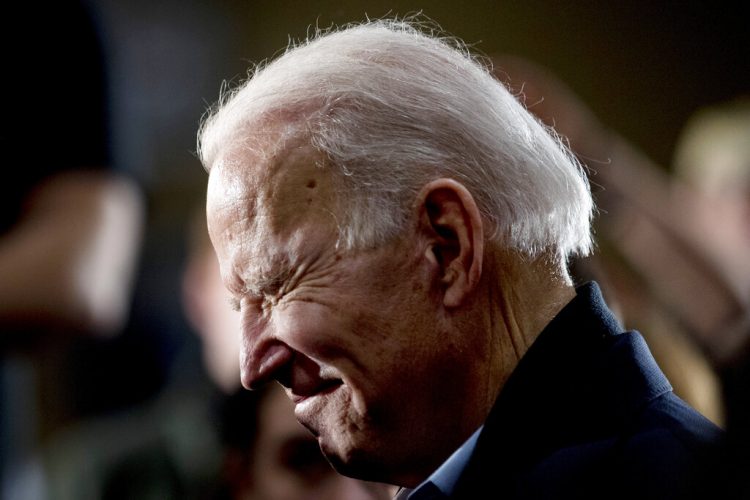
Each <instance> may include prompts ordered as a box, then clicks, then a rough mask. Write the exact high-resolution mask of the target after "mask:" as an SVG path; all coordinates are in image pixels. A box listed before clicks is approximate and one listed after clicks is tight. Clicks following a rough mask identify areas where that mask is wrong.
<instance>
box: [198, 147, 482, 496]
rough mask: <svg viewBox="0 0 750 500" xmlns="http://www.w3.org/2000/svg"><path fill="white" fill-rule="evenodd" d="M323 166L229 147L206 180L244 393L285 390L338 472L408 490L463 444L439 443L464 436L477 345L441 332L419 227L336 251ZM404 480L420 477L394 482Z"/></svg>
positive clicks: (301, 153) (299, 151) (293, 154)
mask: <svg viewBox="0 0 750 500" xmlns="http://www.w3.org/2000/svg"><path fill="white" fill-rule="evenodd" d="M320 161H321V158H320V155H319V154H318V153H316V152H315V151H314V150H313V149H312V148H311V147H310V146H308V145H305V144H300V143H298V144H292V145H289V146H287V147H285V148H284V149H283V150H282V151H281V152H280V153H279V154H276V155H274V156H273V157H271V158H265V159H259V158H258V156H256V155H253V154H249V153H247V152H245V151H243V150H240V149H239V148H238V149H235V150H232V149H231V148H230V150H228V151H227V152H226V154H225V155H223V157H222V160H220V161H218V162H217V164H216V165H214V166H213V168H212V170H211V174H210V179H209V187H208V204H207V210H208V224H209V231H210V233H211V238H212V241H213V243H214V246H215V248H216V250H217V254H218V256H219V261H220V263H221V268H222V275H223V279H224V283H225V285H226V287H227V288H228V289H229V291H230V293H231V294H232V296H233V297H234V300H235V301H237V302H238V303H239V305H240V309H241V316H242V341H241V344H242V354H241V370H242V379H243V383H244V385H245V386H247V387H250V386H253V385H257V384H258V383H261V382H265V381H266V380H268V379H276V380H278V381H279V382H281V384H282V385H284V386H285V387H286V388H287V394H288V396H289V397H290V398H291V399H292V400H293V401H294V402H295V415H296V416H297V418H298V420H299V421H300V422H302V424H303V425H305V426H306V427H307V428H308V429H310V430H311V431H312V432H313V434H314V435H316V436H317V438H318V442H319V444H320V445H321V448H322V449H323V451H324V453H325V454H326V455H327V456H328V457H329V459H330V460H331V461H332V463H333V464H334V465H335V466H336V467H337V468H338V469H340V470H341V471H342V472H344V473H347V474H351V475H355V476H360V477H367V478H370V479H380V480H391V481H394V479H395V480H396V481H398V480H400V481H402V482H409V481H412V480H413V479H415V478H416V477H418V476H420V475H424V473H428V472H430V471H431V470H432V469H434V468H435V467H436V466H437V465H438V464H439V463H440V462H441V461H442V459H444V458H446V456H445V455H446V454H447V453H449V452H450V451H452V449H453V448H454V447H455V446H456V445H457V444H460V443H456V442H450V440H448V441H449V443H447V444H446V443H445V442H444V441H443V440H442V439H436V438H435V436H441V435H457V436H461V435H462V433H463V434H465V431H466V429H463V428H462V426H465V425H466V424H465V419H464V418H463V417H465V415H464V414H462V411H463V407H464V406H469V407H471V401H467V398H469V396H468V395H467V388H470V387H473V386H476V385H477V379H476V378H472V377H475V376H476V373H474V371H473V370H472V369H470V368H471V367H470V366H469V365H468V361H467V360H469V359H472V358H473V357H474V356H475V354H476V352H475V351H474V348H475V347H476V346H472V345H470V344H469V343H468V342H469V336H464V335H457V334H456V333H455V332H453V331H452V330H450V329H449V328H446V326H445V325H446V324H447V319H446V313H445V312H444V310H443V309H442V307H441V305H442V296H441V294H440V289H441V285H440V276H439V274H438V273H437V272H436V271H435V268H434V259H433V260H431V259H428V258H426V257H425V256H426V253H427V252H429V251H430V249H429V248H428V245H427V243H426V241H427V240H426V239H425V238H423V237H420V236H419V234H418V232H417V231H416V230H415V231H411V232H409V231H407V233H408V234H407V235H406V236H404V237H402V238H398V239H396V240H394V241H391V242H387V243H384V244H383V245H381V246H379V247H377V248H374V249H368V250H363V251H357V252H344V251H340V250H338V249H337V248H336V245H335V242H336V238H337V232H336V225H335V224H336V216H335V210H334V203H333V199H334V184H333V182H332V181H331V178H330V177H329V173H328V172H327V170H326V169H325V168H321V167H320V166H318V164H319V162H320ZM409 235H411V236H409ZM469 399H470V398H469ZM464 403H468V404H467V405H464ZM436 460H437V463H436ZM415 464H419V466H418V467H423V468H424V470H420V471H415V470H414V468H415ZM407 469H409V470H410V473H414V477H400V478H397V477H395V476H394V474H395V472H394V471H403V470H407Z"/></svg>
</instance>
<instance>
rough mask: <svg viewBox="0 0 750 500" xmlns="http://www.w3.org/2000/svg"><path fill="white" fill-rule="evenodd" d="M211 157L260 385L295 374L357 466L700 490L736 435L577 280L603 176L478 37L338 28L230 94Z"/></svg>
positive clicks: (565, 489) (320, 431)
mask: <svg viewBox="0 0 750 500" xmlns="http://www.w3.org/2000/svg"><path fill="white" fill-rule="evenodd" d="M456 43H458V42H456ZM199 152H200V155H201V159H202V161H203V164H204V167H205V168H206V170H207V171H208V172H209V180H208V189H207V193H208V200H207V215H208V225H209V233H210V235H211V239H212V242H213V244H214V247H215V249H216V251H217V255H218V258H219V262H220V266H221V272H222V276H223V281H224V284H225V286H226V288H227V289H228V290H229V292H230V294H231V295H232V297H233V300H234V302H235V304H236V306H237V307H238V309H239V310H240V314H241V330H240V331H241V334H242V337H241V341H240V345H241V351H242V357H241V371H242V382H243V385H244V386H245V387H247V388H253V389H257V388H260V387H262V386H263V385H264V384H265V383H267V382H270V381H272V380H276V381H278V382H279V383H281V384H282V385H283V386H284V387H285V388H286V392H287V396H288V397H289V398H290V399H292V401H293V402H294V405H295V415H296V417H297V419H298V420H299V421H300V422H302V423H303V425H305V426H306V427H307V428H308V429H309V430H310V431H311V432H312V433H313V435H314V436H315V437H316V438H317V440H318V443H319V445H320V447H321V449H322V450H323V452H324V453H325V455H326V456H327V457H328V459H329V461H330V462H331V463H332V464H333V465H334V466H335V467H336V469H337V470H338V471H339V472H341V473H343V474H345V475H348V476H351V477H357V478H361V479H366V480H370V481H382V482H387V483H391V484H395V485H399V486H402V487H404V490H402V491H401V492H400V493H399V495H398V496H399V498H411V499H413V500H414V499H419V498H495V497H498V496H502V497H503V498H529V497H533V498H601V497H603V496H604V497H607V498H630V497H632V496H635V495H637V496H639V497H646V498H678V497H680V496H682V495H688V494H689V492H690V487H691V480H692V479H694V477H695V476H694V474H697V473H699V471H700V470H701V469H700V468H701V465H702V459H703V457H704V455H703V453H702V450H703V449H706V448H711V447H712V446H714V444H715V443H716V442H717V441H718V440H719V439H720V431H719V429H718V428H717V427H716V426H714V425H713V424H712V423H711V422H710V421H708V420H707V419H705V418H704V417H702V416H701V415H700V414H699V413H698V412H696V411H695V410H694V409H692V408H691V407H689V406H688V405H687V404H686V403H684V402H683V401H682V400H680V399H679V398H678V397H677V396H675V395H674V393H673V392H672V390H671V386H670V385H669V383H668V381H667V379H666V378H665V377H664V375H663V374H662V373H661V371H660V370H659V368H658V366H657V365H656V363H655V362H654V360H653V358H652V357H651V354H650V353H649V351H648V348H647V347H646V344H645V342H644V340H643V338H642V337H641V336H640V335H639V334H638V333H637V332H634V331H623V329H622V327H621V326H620V325H619V324H618V322H617V319H616V318H615V316H614V315H613V313H612V312H611V311H610V310H609V309H608V308H607V306H606V304H605V303H604V300H603V298H602V296H601V293H600V290H599V287H598V286H597V285H596V284H595V283H586V284H584V285H581V286H579V287H574V285H573V282H572V279H571V277H570V274H569V272H568V269H567V265H568V263H569V262H570V261H571V259H573V258H574V257H576V256H583V255H586V254H588V253H589V251H590V249H591V247H592V240H591V233H590V220H591V217H592V211H593V203H592V199H591V194H590V191H589V186H588V183H587V179H586V176H585V174H584V173H583V172H582V170H581V168H580V165H579V164H578V162H577V161H576V160H575V159H574V157H573V156H572V155H571V154H570V152H569V151H568V150H567V149H566V148H565V147H564V145H563V144H562V143H561V141H559V138H558V137H557V136H556V134H554V133H553V132H552V131H551V130H550V129H548V128H547V127H544V126H543V125H541V124H540V122H539V121H538V120H537V119H535V118H534V117H533V116H532V115H531V114H530V113H528V112H527V111H526V110H525V109H524V108H523V106H522V105H521V104H520V103H519V102H518V101H517V100H516V99H515V98H514V97H513V96H512V95H511V94H510V93H509V92H508V90H507V89H506V88H505V87H504V86H503V85H501V84H500V83H499V82H498V81H497V79H496V78H495V77H493V75H492V74H491V73H490V72H489V71H487V70H486V68H484V67H482V66H481V65H480V64H477V62H476V61H475V60H474V59H473V58H471V57H470V56H468V53H467V51H466V49H465V48H463V47H462V46H460V45H458V46H457V47H456V46H453V45H451V42H448V41H446V40H445V39H442V38H439V37H434V36H431V35H429V34H425V33H424V32H422V31H420V30H419V29H417V28H416V27H414V26H413V25H411V24H409V23H407V22H400V21H395V20H394V21H388V20H381V21H375V22H368V23H364V24H361V25H353V26H349V27H348V28H344V29H341V30H332V31H331V32H329V33H321V34H318V35H317V36H316V37H314V38H313V39H312V40H308V41H307V42H305V43H303V44H300V45H299V46H297V47H292V48H290V49H289V50H288V51H287V52H286V53H284V54H283V55H282V56H280V57H279V58H277V59H276V60H274V61H273V62H270V63H268V64H266V65H263V66H259V67H258V69H257V70H256V71H255V72H254V73H253V74H252V75H251V77H250V78H249V79H248V80H247V81H246V82H245V83H244V84H242V85H241V86H239V87H238V88H236V89H234V90H233V91H231V92H229V93H228V94H227V95H225V96H223V97H222V99H221V102H220V104H219V105H218V106H217V107H216V108H215V109H213V110H212V112H211V114H210V116H209V117H208V118H207V119H206V120H205V122H204V124H203V126H202V128H201V131H200V134H199Z"/></svg>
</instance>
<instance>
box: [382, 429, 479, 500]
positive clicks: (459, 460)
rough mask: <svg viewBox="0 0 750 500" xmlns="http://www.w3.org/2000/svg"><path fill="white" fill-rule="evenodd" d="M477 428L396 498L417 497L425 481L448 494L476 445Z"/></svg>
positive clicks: (454, 486) (451, 491)
mask: <svg viewBox="0 0 750 500" xmlns="http://www.w3.org/2000/svg"><path fill="white" fill-rule="evenodd" d="M483 427H484V426H482V427H480V428H479V429H477V430H476V431H475V432H474V434H472V435H471V437H470V438H469V439H467V440H466V441H465V442H464V444H462V445H461V447H460V448H458V449H457V450H456V451H454V452H453V454H452V455H451V456H450V457H448V460H446V461H445V462H443V464H442V465H441V466H440V467H438V468H437V470H436V471H435V472H433V473H432V475H430V477H428V478H427V479H426V480H425V481H424V482H422V483H421V484H420V485H419V486H417V487H416V488H414V490H412V491H411V492H409V494H408V495H407V496H405V497H404V496H401V495H400V494H399V495H398V496H397V497H396V498H399V499H400V498H407V499H408V498H411V497H412V495H414V496H416V497H418V496H419V495H417V494H416V493H417V492H418V491H419V489H420V488H421V487H422V486H423V485H424V484H426V483H428V482H429V483H432V484H434V485H435V486H437V488H438V489H439V490H440V491H441V492H442V493H443V494H444V495H446V496H450V495H451V494H452V493H453V490H454V489H455V488H456V483H457V482H458V478H459V477H461V473H462V472H463V471H464V469H465V468H466V465H467V464H468V463H469V457H471V455H472V453H474V448H475V447H476V445H477V439H478V438H479V434H480V433H481V432H482V428H483Z"/></svg>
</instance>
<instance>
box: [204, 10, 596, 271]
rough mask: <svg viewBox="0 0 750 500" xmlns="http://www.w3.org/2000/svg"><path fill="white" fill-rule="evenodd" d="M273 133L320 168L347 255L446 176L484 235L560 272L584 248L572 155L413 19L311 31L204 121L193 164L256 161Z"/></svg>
mask: <svg viewBox="0 0 750 500" xmlns="http://www.w3.org/2000/svg"><path fill="white" fill-rule="evenodd" d="M269 125H273V126H274V134H279V132H278V130H279V128H278V127H279V125H281V126H283V127H284V129H283V130H284V132H283V134H285V135H291V136H298V135H299V134H305V135H306V137H309V140H310V141H311V143H312V144H313V145H314V146H315V147H316V148H317V149H319V150H320V151H321V152H322V153H323V154H324V155H325V157H326V158H327V159H328V164H329V165H327V166H330V167H332V170H333V171H334V172H335V174H334V177H335V179H336V182H339V183H340V184H339V187H340V191H339V198H340V199H339V200H337V203H338V205H337V206H338V208H339V210H338V213H337V214H336V217H337V218H338V220H339V224H340V241H339V244H340V245H343V246H344V247H346V248H350V249H353V248H361V247H365V246H372V245H375V244H377V242H379V241H382V240H384V239H387V238H390V237H393V236H395V235H396V234H398V233H399V231H400V230H402V229H403V228H404V224H405V222H406V221H407V218H408V215H409V213H410V210H411V209H412V206H411V204H412V202H413V200H414V198H415V195H416V194H417V192H418V191H419V190H420V188H421V187H422V186H424V185H425V184H426V183H427V182H429V181H431V180H434V179H437V178H441V177H447V178H452V179H454V180H456V181H458V182H460V183H461V184H463V185H464V186H465V187H466V188H467V189H468V190H469V191H470V192H471V194H472V195H473V196H474V198H475V200H476V202H477V205H478V206H479V209H480V210H481V213H482V216H483V217H484V219H485V221H486V226H487V228H488V237H489V238H491V239H493V240H495V241H498V242H501V243H502V244H504V245H506V246H508V247H510V248H513V249H516V250H517V251H519V252H521V253H522V254H524V255H527V256H528V257H530V258H536V257H540V256H542V255H545V254H549V255H552V256H554V258H555V259H559V260H560V261H562V262H564V261H566V260H567V259H568V258H569V257H571V256H573V255H586V254H587V253H588V252H589V251H590V249H591V246H592V239H591V228H590V226H591V217H592V213H593V202H592V198H591V194H590V190H589V185H588V181H587V178H586V175H585V172H583V169H582V167H581V165H580V164H579V163H578V161H577V160H576V159H575V157H574V155H573V154H572V153H571V152H570V151H569V149H568V148H567V147H566V145H565V144H564V143H563V141H562V140H561V139H560V137H558V136H557V134H556V133H555V132H554V131H553V130H551V129H549V128H547V127H546V126H544V125H543V124H541V122H540V121H539V120H537V119H536V118H535V117H534V116H533V115H531V114H530V113H529V112H528V111H527V110H526V109H525V108H524V106H523V105H522V104H521V103H519V101H518V100H517V99H516V98H515V97H514V96H513V95H512V94H511V93H510V92H509V91H508V89H507V88H506V87H505V86H504V85H503V84H501V83H500V82H499V81H498V80H497V79H496V78H495V77H493V76H492V74H491V72H490V71H489V70H488V68H486V67H485V66H484V65H483V64H482V63H481V62H480V61H479V60H478V59H477V58H475V57H473V56H472V55H471V54H470V52H469V50H468V49H467V48H466V47H465V46H464V45H463V44H462V43H461V42H460V41H457V40H455V39H450V38H446V37H442V36H440V35H438V34H436V33H435V32H434V31H431V30H430V29H429V28H427V29H425V26H424V25H422V24H419V23H416V22H414V21H413V20H398V19H393V20H375V21H367V22H364V23H361V24H356V25H349V26H346V27H343V28H339V29H331V30H326V31H321V30H318V31H317V32H316V33H315V34H314V35H313V36H311V37H310V38H309V39H308V40H307V41H305V42H303V43H301V44H299V45H296V46H290V47H289V48H288V49H287V51H286V52H285V53H284V54H282V55H281V56H280V57H278V58H277V59H275V60H274V61H272V62H270V63H268V64H265V65H260V66H258V67H257V68H255V69H254V70H253V71H252V72H251V75H250V77H249V79H248V80H247V81H245V82H244V83H242V84H241V85H240V86H238V87H236V88H234V89H232V90H229V91H225V92H224V94H223V97H222V98H221V100H220V101H219V103H218V104H217V105H216V106H215V107H214V108H213V109H212V110H210V111H209V113H208V114H207V116H206V118H205V119H204V121H203V124H202V126H201V130H200V132H199V139H198V151H199V155H200V158H201V161H202V162H203V165H204V166H205V168H206V169H208V170H210V168H211V167H212V165H213V163H214V162H215V161H216V159H217V155H218V154H219V151H220V150H221V149H222V148H223V147H226V145H227V144H228V143H229V142H235V143H236V141H243V142H244V144H245V145H246V146H247V148H248V150H252V151H249V152H251V153H253V154H264V146H263V144H265V147H268V145H269V144H270V142H269V141H267V140H265V139H268V138H266V137H264V134H269V130H270V129H269ZM282 139H283V138H282ZM275 140H276V142H273V144H277V143H278V137H277V138H276V139H275ZM266 153H267V152H266Z"/></svg>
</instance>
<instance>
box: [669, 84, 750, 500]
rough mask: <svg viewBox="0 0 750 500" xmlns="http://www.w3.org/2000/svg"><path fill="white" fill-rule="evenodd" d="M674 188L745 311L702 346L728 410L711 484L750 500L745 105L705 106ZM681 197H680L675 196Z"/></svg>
mask: <svg viewBox="0 0 750 500" xmlns="http://www.w3.org/2000/svg"><path fill="white" fill-rule="evenodd" d="M673 170H674V173H675V175H676V176H677V179H678V181H679V182H682V183H684V184H685V185H686V186H687V187H689V188H690V189H691V190H692V191H694V192H696V193H698V194H699V195H700V197H701V199H702V200H703V203H701V204H698V205H696V206H695V207H694V208H693V210H692V211H691V212H690V213H689V214H686V217H689V218H690V219H691V220H692V221H693V228H694V230H695V235H696V241H698V242H699V243H700V244H701V248H702V250H703V251H704V252H705V254H706V255H707V257H708V258H711V259H712V260H713V261H714V262H715V263H716V265H717V266H719V267H720V269H721V270H722V271H723V274H724V275H725V276H726V279H727V281H728V282H729V284H730V286H731V287H732V288H733V289H734V290H736V292H737V294H738V295H739V296H741V297H744V298H745V300H746V302H745V303H746V304H748V305H747V306H746V308H745V309H744V311H742V312H741V313H740V314H737V315H736V316H735V319H734V322H727V324H726V325H723V328H721V329H717V331H716V333H715V334H714V335H713V336H711V337H706V338H705V340H704V341H705V342H707V343H712V348H711V349H710V350H711V352H717V353H722V354H723V356H722V357H720V358H718V359H717V360H716V361H717V369H718V371H719V373H720V375H721V377H722V382H723V386H724V396H725V401H726V406H727V414H728V415H727V430H728V437H729V439H728V446H727V449H726V454H725V462H724V463H723V464H722V465H721V466H720V467H717V473H716V474H717V476H718V479H719V480H720V481H723V482H724V483H725V484H726V488H725V492H726V493H727V498H737V499H740V498H750V481H748V478H747V476H746V471H747V470H748V467H750V459H749V458H748V456H747V450H748V449H749V448H750V395H748V390H747V388H748V387H749V385H748V384H749V383H750V259H749V258H748V256H750V97H748V96H741V97H737V98H735V99H732V100H729V101H725V102H721V103H717V104H713V105H711V106H706V107H703V108H701V109H699V110H698V111H696V112H695V113H694V114H693V115H692V116H691V118H690V119H689V120H688V122H687V123H686V124H685V126H684V127H683V129H682V131H681V133H680V136H679V137H678V141H677V145H676V148H675V152H674V160H673ZM676 194H677V195H678V196H679V195H680V193H679V191H678V192H677V193H676Z"/></svg>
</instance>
